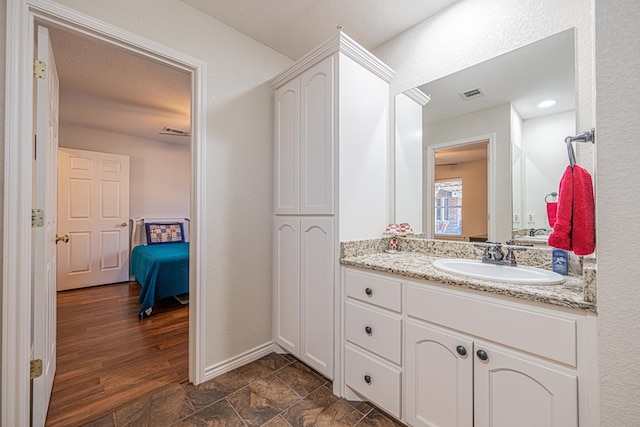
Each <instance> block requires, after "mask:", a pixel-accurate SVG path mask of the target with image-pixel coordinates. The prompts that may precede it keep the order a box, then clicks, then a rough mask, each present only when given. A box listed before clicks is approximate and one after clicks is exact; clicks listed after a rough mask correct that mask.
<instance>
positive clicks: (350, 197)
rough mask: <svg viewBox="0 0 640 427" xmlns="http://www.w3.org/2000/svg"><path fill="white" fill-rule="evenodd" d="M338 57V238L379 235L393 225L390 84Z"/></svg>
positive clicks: (357, 65) (376, 236) (353, 238)
mask: <svg viewBox="0 0 640 427" xmlns="http://www.w3.org/2000/svg"><path fill="white" fill-rule="evenodd" d="M339 55H340V64H339V70H340V81H339V82H337V85H338V88H339V92H340V99H339V101H338V102H339V107H338V111H339V114H340V120H339V129H338V134H339V147H338V150H339V162H338V163H339V168H340V179H339V182H338V185H339V187H340V190H339V193H340V194H339V199H340V202H339V208H340V215H339V224H340V225H339V236H340V237H339V238H340V241H346V240H360V239H371V238H378V237H381V236H382V232H383V231H384V230H385V228H386V227H387V225H388V216H387V209H388V198H387V195H388V191H387V190H388V188H387V185H388V184H387V182H388V181H387V176H388V166H389V165H388V162H389V160H388V157H387V154H388V151H387V150H388V146H387V138H388V135H389V108H388V104H387V103H386V101H387V100H388V98H389V85H388V83H386V82H385V81H383V80H382V79H381V78H379V77H377V76H375V75H374V74H373V73H371V72H370V71H367V70H365V69H364V68H363V67H362V66H361V65H359V64H358V63H356V62H355V61H354V60H353V59H351V58H349V57H348V56H346V55H345V54H343V53H340V54H339Z"/></svg>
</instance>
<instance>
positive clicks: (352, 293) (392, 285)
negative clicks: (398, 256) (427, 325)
mask: <svg viewBox="0 0 640 427" xmlns="http://www.w3.org/2000/svg"><path fill="white" fill-rule="evenodd" d="M345 271H346V272H345V281H346V291H347V296H348V297H350V298H354V299H357V300H360V301H364V302H367V303H369V304H373V305H377V306H379V307H383V308H387V309H389V310H393V311H395V312H398V313H400V312H401V311H402V282H401V281H399V280H393V279H391V278H387V277H382V276H377V275H373V274H367V273H361V272H359V271H355V270H350V269H346V270H345Z"/></svg>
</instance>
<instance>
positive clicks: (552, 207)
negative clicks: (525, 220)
mask: <svg viewBox="0 0 640 427" xmlns="http://www.w3.org/2000/svg"><path fill="white" fill-rule="evenodd" d="M557 214H558V202H547V220H548V221H549V227H551V228H553V226H554V225H555V224H556V216H557Z"/></svg>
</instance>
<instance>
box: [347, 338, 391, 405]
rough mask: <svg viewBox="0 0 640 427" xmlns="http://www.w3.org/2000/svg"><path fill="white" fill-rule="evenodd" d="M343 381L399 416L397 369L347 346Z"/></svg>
mask: <svg viewBox="0 0 640 427" xmlns="http://www.w3.org/2000/svg"><path fill="white" fill-rule="evenodd" d="M367 379H368V380H369V381H368V382H367ZM345 383H346V385H347V386H348V387H350V388H352V389H353V390H354V391H356V392H357V393H358V394H360V395H362V396H363V397H365V398H366V399H368V400H370V401H371V402H372V403H375V404H376V405H378V406H380V407H381V408H382V409H384V410H385V411H387V412H389V413H390V414H391V415H393V416H395V417H397V418H400V371H399V370H397V369H393V368H391V367H390V366H386V365H383V364H382V363H380V362H378V361H376V360H375V359H374V358H373V357H372V356H369V355H367V354H365V353H363V352H360V351H358V350H356V349H354V348H352V347H350V346H347V347H346V348H345Z"/></svg>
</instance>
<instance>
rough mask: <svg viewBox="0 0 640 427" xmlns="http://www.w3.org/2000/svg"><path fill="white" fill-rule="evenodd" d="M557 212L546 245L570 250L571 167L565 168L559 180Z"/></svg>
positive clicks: (571, 215) (571, 216)
mask: <svg viewBox="0 0 640 427" xmlns="http://www.w3.org/2000/svg"><path fill="white" fill-rule="evenodd" d="M557 203H558V212H557V216H556V222H555V224H554V225H553V231H552V232H551V234H550V235H549V240H548V242H547V243H548V245H549V246H553V247H554V248H560V249H565V250H568V251H570V250H571V249H572V248H571V223H572V220H573V169H571V166H567V169H566V170H565V171H564V175H562V179H561V180H560V188H559V190H558V202H557Z"/></svg>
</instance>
